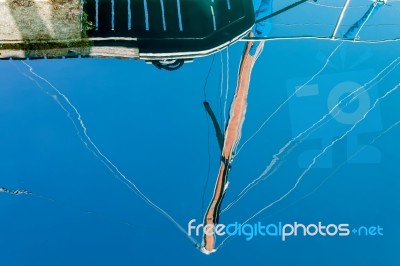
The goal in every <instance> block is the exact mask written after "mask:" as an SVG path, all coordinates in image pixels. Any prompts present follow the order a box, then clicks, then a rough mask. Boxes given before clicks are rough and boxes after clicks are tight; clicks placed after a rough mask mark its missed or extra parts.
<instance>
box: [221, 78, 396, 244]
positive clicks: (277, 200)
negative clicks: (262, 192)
mask: <svg viewBox="0 0 400 266" xmlns="http://www.w3.org/2000/svg"><path fill="white" fill-rule="evenodd" d="M399 87H400V83H398V84H397V85H396V86H394V87H393V88H392V89H390V90H389V91H387V92H386V93H385V94H384V95H383V96H381V97H379V98H377V99H376V100H375V102H374V104H373V105H372V107H371V108H369V109H368V110H367V111H366V112H365V113H364V115H363V116H362V117H361V118H360V119H359V120H357V122H355V123H354V124H353V125H352V126H351V127H350V129H348V130H347V131H346V132H345V133H344V134H342V135H341V136H340V137H338V138H336V139H335V140H333V141H332V142H331V143H330V144H329V145H327V146H325V147H324V148H323V149H322V151H321V152H320V153H318V155H316V156H315V157H314V158H313V159H312V161H311V163H310V164H309V165H308V167H307V168H306V169H305V170H304V171H303V172H302V173H301V175H300V176H299V177H298V178H297V179H296V182H295V184H294V185H293V186H292V187H291V188H290V189H289V190H288V191H287V192H286V193H285V194H283V195H282V196H281V197H279V198H278V199H276V200H275V201H273V202H271V203H269V204H268V205H267V206H265V207H263V208H262V209H260V210H259V211H257V212H256V213H254V214H253V215H252V216H250V217H249V218H247V219H246V220H245V221H244V222H242V223H241V224H246V223H248V222H250V221H251V220H253V219H254V218H255V217H257V216H258V215H260V214H261V213H263V212H264V211H266V210H268V209H269V208H271V207H273V206H274V205H275V204H277V203H279V202H281V201H283V200H284V199H286V198H287V197H288V196H289V195H290V194H291V193H292V192H293V191H294V190H295V189H296V188H297V187H298V186H299V184H300V183H301V181H302V180H303V178H304V176H305V175H306V174H307V173H308V172H309V171H310V170H311V169H312V167H313V166H314V165H315V163H316V162H317V161H318V160H319V159H320V158H321V157H322V156H323V155H324V154H325V153H326V152H327V151H328V150H329V149H331V148H332V147H333V146H335V144H336V143H338V142H339V141H341V140H343V139H344V138H345V137H346V136H347V135H349V134H350V133H351V132H352V131H353V130H354V129H355V128H356V127H357V126H358V125H359V124H360V123H361V122H362V121H364V119H365V118H366V117H368V114H369V113H370V112H372V111H373V110H374V109H375V108H376V107H377V106H378V104H379V103H380V101H382V100H383V99H385V98H386V97H388V96H389V95H391V94H392V93H393V92H395V91H396V90H397V89H398V88H399ZM228 239H230V236H228V237H226V238H225V239H224V240H223V241H222V242H221V244H220V245H219V246H218V248H220V247H222V246H223V245H224V243H225V242H226V241H227V240H228Z"/></svg>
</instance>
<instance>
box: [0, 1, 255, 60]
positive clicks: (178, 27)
mask: <svg viewBox="0 0 400 266" xmlns="http://www.w3.org/2000/svg"><path fill="white" fill-rule="evenodd" d="M60 3H61V2H60ZM28 14H29V15H28ZM0 17H1V19H0V22H2V23H1V25H3V26H0V27H1V28H0V29H1V30H0V32H2V33H0V43H1V45H2V46H1V48H2V49H1V54H0V58H32V59H33V58H42V57H60V56H67V57H73V56H78V55H82V56H103V57H118V58H135V59H143V60H150V61H154V60H155V61H164V62H166V63H167V64H168V62H174V60H177V59H178V60H187V59H192V58H195V57H200V56H205V55H208V54H211V53H213V52H215V51H217V50H219V49H222V48H224V47H226V46H227V45H229V44H231V43H232V42H234V41H236V40H238V39H239V38H241V37H243V36H244V35H245V34H247V33H248V32H249V30H250V29H251V27H252V26H253V24H254V10H253V3H252V1H249V0H215V1H204V0H86V1H85V4H84V5H83V6H82V5H81V0H73V1H69V2H68V3H65V4H57V1H50V0H44V1H25V2H24V1H20V2H18V1H5V0H0ZM5 26H7V29H3V27H5Z"/></svg>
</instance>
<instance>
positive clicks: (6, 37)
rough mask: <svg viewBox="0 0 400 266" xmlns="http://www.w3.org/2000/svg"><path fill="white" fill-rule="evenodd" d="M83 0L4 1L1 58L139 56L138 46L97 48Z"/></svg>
mask: <svg viewBox="0 0 400 266" xmlns="http://www.w3.org/2000/svg"><path fill="white" fill-rule="evenodd" d="M91 26H92V24H91V22H89V21H87V20H86V15H85V14H84V12H83V7H82V3H81V0H0V59H8V58H20V59H23V58H42V57H48V58H52V57H62V56H68V57H75V56H78V55H83V56H101V57H121V58H138V51H137V49H135V48H131V49H127V48H124V47H118V46H117V47H111V46H105V47H93V44H94V43H93V42H92V41H91V40H89V39H88V38H86V30H88V29H89V28H90V27H91Z"/></svg>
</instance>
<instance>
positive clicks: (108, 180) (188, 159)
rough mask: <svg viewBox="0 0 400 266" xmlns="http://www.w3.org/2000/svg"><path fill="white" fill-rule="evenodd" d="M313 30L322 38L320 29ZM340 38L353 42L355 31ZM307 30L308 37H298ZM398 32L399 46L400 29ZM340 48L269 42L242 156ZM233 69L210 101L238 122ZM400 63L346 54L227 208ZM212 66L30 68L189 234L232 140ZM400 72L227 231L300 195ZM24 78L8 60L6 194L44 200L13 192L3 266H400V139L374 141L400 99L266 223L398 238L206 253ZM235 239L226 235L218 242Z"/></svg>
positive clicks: (292, 160)
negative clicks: (377, 230) (224, 138)
mask: <svg viewBox="0 0 400 266" xmlns="http://www.w3.org/2000/svg"><path fill="white" fill-rule="evenodd" d="M285 3H289V1H285ZM325 3H329V4H337V5H338V6H341V5H342V4H343V3H336V1H335V2H334V1H325ZM283 4H284V3H282V5H283ZM363 5H364V7H360V8H358V9H356V8H353V9H352V10H350V11H351V12H353V13H350V14H349V16H350V15H351V17H346V20H348V21H347V22H346V23H347V24H346V25H351V24H352V23H351V22H350V20H351V19H350V18H352V19H353V22H354V20H356V19H357V18H359V17H360V16H361V15H362V13H363V12H362V11H364V12H365V11H366V10H367V9H368V5H369V2H368V1H365V3H363ZM392 5H393V7H392V9H389V8H388V7H383V8H382V10H380V11H379V13H377V14H376V15H375V17H374V21H371V26H370V27H369V28H368V31H366V33H365V35H364V36H366V37H365V38H367V37H368V38H375V37H376V38H378V39H379V38H380V37H382V36H378V35H379V34H380V33H377V35H374V34H375V33H376V30H377V26H373V25H378V24H379V23H382V21H385V20H384V18H385V15H384V14H387V16H386V17H390V16H391V15H392V13H391V12H393V9H395V8H397V9H395V10H398V8H399V6H398V5H397V3H393V4H392ZM306 8H307V7H300V9H297V10H298V11H293V13H292V15H291V19H293V20H295V18H297V21H300V22H301V21H302V20H301V18H303V17H304V16H303V17H302V16H301V14H300V13H301V12H300V11H301V10H303V9H306ZM308 8H309V9H310V10H313V8H317V7H314V6H308ZM361 8H363V9H361ZM360 9H361V10H360ZM323 10H325V9H323ZM355 10H357V12H358V13H357V12H356V11H355ZM385 10H386V11H385ZM350 11H349V12H350ZM296 12H297V13H296ZM324 12H326V14H328V15H330V16H331V17H330V18H329V19H328V18H325V17H324V19H326V20H329V22H330V23H331V24H332V25H331V26H330V27H329V29H326V27H321V33H319V32H318V29H317V28H313V30H312V31H313V32H314V33H315V34H317V35H319V34H320V36H329V33H328V34H324V33H323V32H322V31H327V32H331V30H332V27H333V26H334V24H335V23H336V18H337V15H338V12H340V9H334V10H333V9H332V8H330V9H329V8H327V9H326V10H325V11H324ZM384 12H387V13H384ZM356 13H357V14H356ZM287 16H289V14H287ZM281 20H283V18H282V19H281ZM276 22H279V19H278V18H277V19H276ZM292 23H294V22H292ZM272 27H273V28H272V34H275V35H274V36H280V35H279V34H278V33H280V34H288V35H290V34H291V33H292V32H291V30H290V29H289V27H290V26H287V27H286V28H285V27H284V26H282V25H281V26H279V25H275V26H274V24H273V26H272ZM279 27H281V28H279ZM318 27H319V26H318ZM388 27H390V29H393V26H388ZM298 29H304V32H306V31H307V30H310V29H309V28H308V27H306V26H304V25H303V26H301V27H300V26H299V27H298ZM310 31H311V30H310ZM388 31H389V33H391V34H389V33H388ZM339 32H341V33H342V34H343V33H344V32H345V28H343V29H341V30H340V31H339ZM293 33H296V34H293V35H301V32H299V31H298V30H296V31H293ZM297 33H298V34H297ZM385 34H387V35H390V36H391V37H393V38H394V37H397V36H398V35H396V32H395V31H390V30H387V31H385ZM382 38H383V37H382ZM338 44H339V42H333V41H329V40H326V41H323V40H302V41H300V40H288V41H270V42H267V43H266V44H265V48H264V51H263V53H262V54H261V56H260V58H259V59H258V61H257V63H256V65H255V67H254V70H253V74H252V79H251V88H250V95H249V101H248V110H247V114H246V121H245V124H244V128H243V136H242V140H241V143H240V145H241V144H243V143H244V141H245V140H247V139H248V138H249V137H250V136H251V135H252V134H253V133H254V132H255V131H256V130H257V128H258V127H259V126H260V125H261V124H262V123H263V122H264V121H265V119H267V118H268V116H269V115H270V114H271V113H273V112H274V110H276V108H277V107H278V106H279V105H280V104H281V103H282V102H283V101H285V100H286V99H287V98H288V97H289V96H290V95H291V94H292V93H293V92H294V91H295V89H296V87H298V86H301V85H302V84H304V83H305V82H306V81H308V80H309V79H310V78H311V77H312V76H313V75H314V74H315V73H316V72H318V71H319V70H320V69H321V67H322V66H323V65H324V64H325V62H326V59H327V58H328V56H329V55H330V54H331V53H332V51H333V50H334V49H335V48H336V47H337V45H338ZM243 46H244V43H238V44H235V45H234V46H232V47H230V48H229V70H230V72H229V93H228V96H229V97H228V101H227V108H228V109H229V104H230V102H231V99H232V97H233V93H234V88H235V84H236V74H237V68H238V65H239V60H240V56H241V53H242V49H243ZM221 56H222V60H223V62H224V66H223V67H224V71H223V72H224V81H226V76H227V75H226V72H225V71H226V61H227V60H226V59H227V58H226V51H223V52H222V53H221V54H219V53H218V54H216V55H215V58H214V64H213V65H212V71H211V75H210V77H209V79H208V83H207V87H206V97H207V100H208V101H209V102H210V104H211V105H212V107H213V108H214V109H215V112H216V114H217V117H218V118H221V119H222V120H223V117H224V116H223V114H222V115H221V111H222V110H223V109H224V108H223V107H224V95H225V86H226V83H224V84H223V87H224V88H223V97H221V88H220V78H221V63H220V60H221ZM398 56H399V48H398V42H390V43H381V44H368V43H366V44H360V43H345V44H343V45H342V46H341V47H340V48H339V49H338V50H337V52H336V53H335V54H334V55H333V56H332V58H331V61H330V62H329V64H328V65H327V67H326V68H325V69H324V70H323V71H322V72H321V73H320V75H318V76H317V77H316V78H315V79H314V80H313V81H312V82H310V83H309V84H308V86H306V87H305V89H304V90H302V93H298V94H297V95H295V96H294V97H292V98H291V99H290V100H289V101H288V102H287V104H285V105H284V106H283V107H282V108H281V109H280V111H279V112H277V114H276V115H275V116H274V117H273V118H271V120H270V121H269V122H268V123H267V124H266V125H265V127H264V128H263V129H262V130H261V131H260V133H259V134H258V135H257V136H256V137H255V138H253V139H252V140H251V141H249V142H248V143H247V144H246V146H244V148H243V149H242V150H241V151H240V153H239V154H238V155H237V157H236V158H235V160H234V162H233V165H232V170H231V173H230V176H229V180H230V186H229V189H228V190H227V195H226V197H225V199H224V205H225V206H226V205H227V204H228V203H229V202H231V201H232V200H233V199H234V198H235V196H236V195H237V194H238V193H239V192H240V191H241V190H242V189H243V188H244V187H245V186H246V185H247V184H248V183H250V182H251V181H252V180H254V179H255V178H257V177H258V176H259V174H260V173H261V172H262V171H264V169H265V168H266V167H267V165H268V164H269V162H270V161H271V159H272V155H273V154H275V153H277V152H278V150H279V149H280V148H281V147H282V146H283V145H284V144H285V143H287V142H288V141H289V140H290V139H291V138H293V137H296V136H297V135H298V134H299V133H300V132H302V131H303V130H305V129H307V128H308V127H309V126H310V125H312V124H313V123H314V122H315V121H317V120H318V119H319V118H320V117H322V116H323V115H324V114H325V113H327V112H328V111H329V110H328V106H329V104H332V101H333V102H335V101H334V100H335V95H334V93H332V91H334V92H336V94H339V95H338V99H342V98H343V97H345V96H346V93H343V94H342V95H340V92H341V91H342V90H344V91H345V90H346V88H349V87H350V88H354V87H352V86H355V87H357V86H359V85H363V84H365V83H366V82H368V81H370V80H371V79H373V78H374V77H375V76H376V75H377V74H378V73H379V72H380V71H381V70H382V69H384V68H385V67H386V66H388V65H389V64H390V63H391V62H392V61H393V60H395V59H396V58H397V57H398ZM212 59H213V56H209V57H206V58H201V59H196V60H195V61H194V62H193V63H191V64H186V65H185V66H184V67H183V68H182V69H180V70H179V71H176V72H166V71H159V70H157V69H155V68H154V67H152V66H151V65H146V64H145V63H144V62H139V61H122V60H116V59H74V60H43V61H28V63H29V64H30V65H31V66H32V67H33V70H34V71H35V73H38V74H39V75H41V76H43V77H44V78H46V79H47V80H49V81H50V82H51V83H52V84H53V85H54V86H55V87H56V88H58V89H59V90H60V91H61V92H62V93H64V94H65V95H66V96H67V97H68V98H69V100H70V101H71V102H72V103H73V104H74V106H75V107H76V108H77V109H78V110H79V112H80V114H81V115H82V118H83V121H84V122H85V124H86V127H87V129H88V134H89V135H90V137H91V139H92V140H93V142H94V143H95V144H96V145H97V146H98V147H99V149H100V150H101V151H102V153H103V154H104V155H106V156H107V158H109V159H110V160H111V161H112V162H113V163H114V164H115V165H116V166H117V167H118V168H119V169H120V171H121V172H122V173H123V174H125V175H126V176H127V177H128V178H129V179H130V180H132V181H133V182H134V183H135V184H136V185H137V186H138V187H139V188H140V189H141V190H142V192H143V193H145V194H146V196H148V197H149V198H150V199H151V200H152V201H153V202H154V203H156V204H158V205H159V206H160V207H161V208H163V209H164V210H165V211H167V212H168V213H169V214H170V215H171V216H173V217H174V219H176V221H177V222H178V223H179V224H181V225H182V226H183V228H184V229H185V230H186V229H187V223H188V222H189V221H190V220H191V219H196V220H197V221H201V220H202V216H203V208H206V206H207V204H208V202H209V200H210V198H211V196H212V189H213V187H214V182H215V177H216V174H217V171H218V167H219V148H218V143H217V141H216V138H215V134H214V131H213V128H212V126H211V121H209V118H208V117H207V116H206V113H205V111H204V108H203V105H202V102H203V101H204V100H205V98H204V91H203V86H204V83H205V79H206V76H207V72H208V70H209V68H210V66H211V62H212ZM399 71H400V70H399V69H397V68H396V69H394V70H393V71H392V72H391V73H390V74H388V75H387V76H386V77H385V78H384V79H383V80H382V81H381V82H380V83H378V84H376V85H375V86H370V87H366V88H365V90H366V92H365V93H364V96H365V95H366V96H367V97H363V98H359V99H358V101H355V102H354V103H352V104H349V105H348V106H343V105H342V106H341V107H342V108H343V109H342V111H343V112H342V114H341V115H339V117H336V118H333V119H331V120H329V122H328V123H326V124H323V126H321V127H320V128H318V130H316V131H314V132H312V134H310V135H309V136H307V138H305V139H304V141H302V142H301V143H299V144H298V145H297V146H296V148H295V149H293V150H292V151H290V153H289V154H287V156H285V157H284V159H282V160H281V162H282V165H281V166H280V167H279V169H278V170H277V171H276V172H275V173H274V174H273V175H272V176H271V177H269V178H268V179H267V180H265V181H262V182H260V183H259V184H258V185H257V186H256V187H255V188H254V189H252V190H251V191H250V192H249V193H248V194H246V196H245V197H243V199H242V200H241V201H239V202H238V204H237V205H235V206H234V207H233V208H231V209H230V210H229V211H227V212H226V213H224V214H222V215H221V218H220V222H221V223H223V224H229V223H234V222H243V221H245V220H246V219H247V218H249V217H250V216H252V215H253V214H254V213H256V212H257V211H259V210H260V209H262V208H263V207H265V206H267V205H268V204H270V203H271V202H274V201H275V200H277V199H278V198H280V197H281V196H282V195H284V194H285V193H286V192H287V191H288V190H290V189H291V188H292V187H293V185H294V184H295V182H296V179H297V178H299V176H300V175H301V173H302V172H303V171H305V170H306V168H307V167H308V166H309V165H310V163H311V162H312V159H313V157H315V156H317V155H318V154H319V153H320V152H321V151H322V150H323V149H324V147H326V146H328V145H329V144H330V143H331V142H332V141H333V140H334V139H337V138H340V137H341V136H342V135H343V134H344V133H345V132H346V131H347V130H349V129H350V128H351V127H352V126H353V125H354V124H355V123H356V121H357V120H358V119H360V118H361V117H362V116H363V114H364V113H362V112H361V111H362V110H367V109H368V108H370V107H372V106H373V104H374V102H375V100H376V99H378V98H379V97H381V96H383V95H384V94H385V93H386V92H387V91H389V90H390V89H392V88H393V87H394V86H395V85H396V84H398V83H399V82H400V80H399ZM385 73H387V72H385ZM24 74H26V75H30V76H32V74H30V73H29V70H28V68H27V67H26V66H25V65H23V64H22V63H21V62H19V61H2V62H0V77H1V80H2V82H1V89H0V123H1V130H0V147H1V149H0V187H7V188H9V189H26V190H29V191H32V192H33V193H34V195H19V196H16V195H9V194H4V193H0V210H1V216H0V217H1V219H0V228H1V229H2V230H1V236H0V256H1V265H18V266H19V265H44V266H45V265H307V266H309V265H335V266H336V265H346V266H347V265H365V266H370V265H371V266H374V265H388V266H392V265H400V255H399V253H398V249H399V246H400V240H399V239H400V238H399V236H400V230H399V228H398V224H399V220H400V207H399V206H400V205H399V203H400V198H399V196H398V195H399V194H398V191H399V189H400V181H399V177H400V169H399V167H398V162H399V159H400V156H399V151H400V141H399V139H398V136H399V134H400V126H397V127H394V128H393V129H392V130H390V131H388V132H387V133H386V134H385V135H382V136H381V137H380V138H379V139H377V140H376V141H375V142H374V143H372V144H371V142H372V140H373V139H374V138H375V137H377V136H380V134H381V133H383V132H385V130H387V129H388V128H389V127H390V126H391V125H393V124H394V123H396V122H397V121H398V120H399V119H400V109H399V108H398V102H399V100H400V91H394V92H393V93H392V94H390V95H389V96H388V97H386V98H384V99H382V100H381V101H380V102H379V104H377V106H376V108H374V109H373V110H372V111H371V112H370V113H369V114H368V116H367V117H366V118H365V120H363V121H362V122H360V123H359V124H357V126H356V127H355V128H354V130H353V131H351V132H350V133H349V134H348V135H346V137H344V138H343V139H341V140H340V141H338V142H337V143H336V144H335V145H334V146H333V147H332V148H331V149H328V150H327V151H326V153H324V155H323V156H321V157H319V159H318V161H317V162H316V163H315V164H314V165H313V166H312V167H311V169H310V171H309V172H308V173H307V174H306V175H305V176H304V178H303V179H302V180H301V182H300V183H299V186H298V187H297V188H296V189H295V190H294V191H293V193H291V194H289V196H288V197H287V198H285V199H284V200H282V201H280V202H278V203H277V204H276V205H274V206H273V207H271V208H268V209H267V210H265V211H264V212H262V213H261V214H260V215H258V216H257V217H255V218H254V219H253V220H252V221H251V223H257V222H262V223H264V224H269V223H279V222H282V223H284V224H285V223H289V224H293V223H294V222H296V221H297V222H299V223H304V224H311V223H318V222H319V221H320V222H323V223H324V224H341V223H346V224H349V225H350V228H351V229H353V228H359V227H361V226H366V227H370V226H380V227H382V228H383V233H384V234H383V236H379V235H376V236H357V235H356V234H353V233H351V234H350V235H349V236H347V237H339V236H335V237H323V236H314V237H311V236H306V237H304V236H298V237H290V238H288V239H287V240H286V241H281V239H280V238H278V237H255V238H254V239H252V240H251V241H246V240H245V239H244V238H243V237H236V238H233V239H232V240H231V241H227V243H226V244H224V246H223V247H222V248H220V249H219V250H218V251H217V252H216V253H214V254H212V255H210V256H205V255H203V254H202V253H200V252H199V251H198V250H197V249H196V248H195V247H194V246H193V244H192V243H191V242H190V241H189V240H188V239H187V237H186V236H185V235H184V234H182V233H181V232H180V231H179V230H178V229H177V228H176V227H175V226H174V225H173V224H172V223H171V222H170V221H169V220H168V219H166V218H165V217H164V216H162V215H161V214H160V213H158V212H156V211H155V210H154V209H152V208H151V207H149V206H148V205H146V204H145V203H144V202H143V201H142V200H141V199H140V198H139V197H138V196H137V195H136V194H135V193H134V192H133V191H132V190H130V189H129V188H127V187H126V186H125V185H123V184H122V183H121V182H120V181H119V180H118V179H117V178H115V177H114V175H113V174H111V173H110V172H109V171H108V169H107V168H106V167H105V166H104V165H103V164H102V163H101V162H100V161H99V160H98V158H97V157H95V156H94V155H93V153H92V152H90V151H89V150H88V149H86V148H85V146H84V145H83V144H82V142H81V140H80V139H79V136H78V135H77V134H76V130H75V128H74V126H73V124H72V123H71V121H70V120H69V119H68V117H67V114H66V113H65V111H63V110H62V109H61V108H60V106H59V105H58V104H57V102H56V101H54V99H53V98H52V97H50V96H49V95H47V94H46V93H45V91H52V90H51V88H50V87H49V85H48V84H45V83H44V82H42V81H39V84H40V85H41V86H42V87H43V90H41V89H40V88H38V87H37V86H36V84H35V83H34V82H32V81H31V80H29V79H28V78H26V77H25V76H24ZM36 79H37V78H36ZM337 101H338V100H336V102H337ZM363 108H367V109H363ZM360 110H361V111H360ZM346 114H347V116H346ZM73 117H74V118H76V117H75V116H73ZM329 118H332V115H330V116H329ZM240 145H239V146H240ZM209 162H210V174H209V179H208V182H207V177H208V165H209ZM204 188H205V192H206V193H205V196H204V202H202V199H203V190H204ZM316 188H317V189H316ZM311 192H312V193H311ZM223 207H224V206H223ZM196 239H197V241H201V238H200V237H197V238H196ZM222 239H223V238H217V245H218V244H219V243H221V241H222Z"/></svg>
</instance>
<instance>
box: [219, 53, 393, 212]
mask: <svg viewBox="0 0 400 266" xmlns="http://www.w3.org/2000/svg"><path fill="white" fill-rule="evenodd" d="M399 64H400V57H397V58H396V59H394V60H393V61H392V62H391V63H390V64H388V65H387V66H386V67H385V68H383V69H382V70H381V71H380V72H379V73H378V74H377V75H375V76H374V77H373V78H372V79H371V80H369V81H368V82H366V83H365V84H364V85H362V86H360V87H358V88H357V89H356V90H354V91H353V92H351V93H350V94H348V95H346V97H344V98H343V99H341V100H340V101H339V102H338V103H337V104H336V105H335V106H333V107H332V108H331V109H330V110H329V111H328V112H327V113H325V114H324V115H323V116H322V117H321V118H320V119H319V120H318V121H316V122H314V123H313V124H312V125H311V126H310V127H308V128H307V129H305V130H304V131H302V132H300V133H299V134H298V135H297V136H295V137H294V138H292V139H291V140H289V141H288V142H287V143H286V144H285V145H284V146H283V147H282V148H280V149H279V151H278V152H277V153H276V154H274V155H273V156H272V160H271V162H270V163H269V164H268V166H267V167H266V169H265V170H264V171H263V172H262V173H261V174H260V175H259V176H258V177H257V178H256V179H254V180H253V181H251V182H250V183H249V184H248V185H247V186H246V187H245V188H244V189H242V191H241V192H240V193H239V194H238V195H237V196H236V198H235V199H234V200H233V201H232V202H231V203H229V204H228V205H227V207H225V208H224V209H223V210H222V212H221V213H224V212H226V211H228V210H229V209H230V208H232V207H233V206H234V205H235V204H236V203H238V202H239V201H240V200H241V199H242V198H243V197H244V196H245V195H246V194H247V193H248V192H249V191H250V190H251V189H252V188H253V187H255V186H256V185H257V184H258V183H260V182H261V181H264V180H266V179H267V178H268V177H270V176H271V175H272V174H273V173H274V172H275V171H276V170H277V168H278V167H279V165H277V166H275V165H276V164H277V163H279V162H281V161H282V159H284V158H285V156H288V155H289V154H290V152H291V151H292V150H293V149H294V148H295V147H296V146H297V145H299V144H301V143H302V141H303V140H304V139H306V138H307V137H308V136H309V135H311V134H312V133H313V132H314V131H316V130H317V129H319V128H320V127H322V126H323V125H325V124H326V123H327V122H328V121H329V120H331V119H333V118H334V117H335V116H336V115H337V113H336V114H334V115H332V114H333V112H334V111H336V110H337V109H338V108H339V107H340V106H341V104H342V103H344V102H345V101H346V100H347V99H350V100H349V102H347V103H346V104H345V106H344V108H345V107H347V106H348V105H349V104H350V103H352V101H354V100H355V99H356V98H357V97H358V95H360V94H361V93H365V92H367V91H368V90H370V89H372V88H373V87H374V86H375V85H376V84H378V83H380V82H381V81H382V80H383V79H385V78H386V76H387V75H389V74H390V73H392V71H394V70H395V69H396V68H397V66H398V65H399ZM385 72H386V73H385ZM373 83H375V84H374V85H371V84H373ZM370 85H371V86H370ZM368 86H370V88H369V89H367V90H363V89H364V88H366V87H368ZM360 91H361V93H359V92H360ZM330 115H331V116H332V117H331V118H330V119H328V120H327V121H325V122H324V123H322V122H323V121H324V120H326V118H327V117H328V116H330ZM321 123H322V124H321ZM297 141H298V143H297V144H295V145H294V146H293V147H292V148H290V147H291V145H292V144H293V143H296V142H297ZM287 149H289V150H287ZM285 152H286V154H284V153H285ZM274 166H275V167H274ZM271 170H272V172H271Z"/></svg>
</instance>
